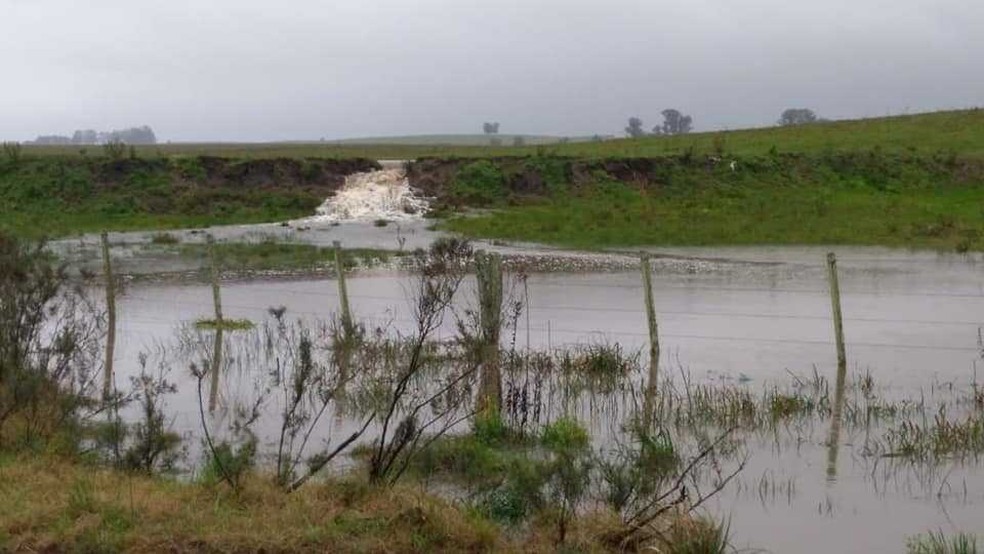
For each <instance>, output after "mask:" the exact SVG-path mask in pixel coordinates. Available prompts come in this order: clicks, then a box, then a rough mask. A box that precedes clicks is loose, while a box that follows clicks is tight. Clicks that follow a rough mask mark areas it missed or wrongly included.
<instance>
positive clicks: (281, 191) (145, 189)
mask: <svg viewBox="0 0 984 554" xmlns="http://www.w3.org/2000/svg"><path fill="white" fill-rule="evenodd" d="M377 167H378V165H377V163H376V162H374V161H372V160H367V159H358V158H356V159H347V160H306V159H285V158H280V159H263V160H244V159H233V158H213V157H160V158H140V157H134V158H112V157H108V156H91V157H57V156H54V157H36V156H31V155H24V154H21V155H20V156H19V157H16V158H14V157H11V156H5V157H3V158H2V159H0V227H3V228H6V229H7V230H9V231H13V232H15V233H17V234H19V235H22V236H38V235H42V234H46V235H65V234H70V233H78V232H87V231H97V230H100V229H110V230H128V229H165V228H177V227H197V226H203V225H216V224H224V223H254V222H265V221H277V220H280V219H286V218H293V217H301V216H306V215H310V214H311V213H312V212H313V211H314V209H315V208H316V207H317V206H318V205H319V204H321V202H323V201H324V199H325V198H326V197H327V196H329V195H330V194H331V193H333V192H334V191H335V190H337V189H338V188H339V187H341V186H342V184H343V183H344V181H345V176H346V175H349V174H351V173H355V172H359V171H369V170H371V169H374V168H377Z"/></svg>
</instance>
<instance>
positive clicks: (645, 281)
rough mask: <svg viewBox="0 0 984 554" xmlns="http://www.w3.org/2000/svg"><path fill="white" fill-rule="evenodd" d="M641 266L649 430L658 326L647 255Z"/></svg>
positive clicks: (653, 403) (653, 405)
mask: <svg viewBox="0 0 984 554" xmlns="http://www.w3.org/2000/svg"><path fill="white" fill-rule="evenodd" d="M639 262H640V264H641V266H642V287H643V292H644V293H645V302H646V320H647V321H648V323H649V382H648V383H647V385H646V391H645V402H644V403H643V410H644V412H645V413H644V414H643V424H644V425H645V426H646V429H649V428H650V427H651V426H652V423H653V415H654V412H655V410H656V389H657V387H658V385H659V326H658V324H657V321H656V306H655V303H654V301H653V268H652V264H651V263H650V260H649V254H646V253H643V254H641V255H640V257H639Z"/></svg>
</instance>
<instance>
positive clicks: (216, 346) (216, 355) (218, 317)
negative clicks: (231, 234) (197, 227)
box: [206, 235, 225, 413]
mask: <svg viewBox="0 0 984 554" xmlns="http://www.w3.org/2000/svg"><path fill="white" fill-rule="evenodd" d="M206 241H207V242H208V258H209V263H210V265H211V266H212V303H213V304H214V305H215V339H214V342H213V343H212V368H211V371H212V383H211V388H210V390H209V394H208V411H209V413H212V412H214V411H215V407H216V404H218V398H219V373H220V372H221V371H222V335H223V331H224V329H225V321H224V319H223V317H222V292H221V288H220V284H219V264H218V261H217V260H216V256H215V238H214V237H213V236H212V235H208V237H207V238H206Z"/></svg>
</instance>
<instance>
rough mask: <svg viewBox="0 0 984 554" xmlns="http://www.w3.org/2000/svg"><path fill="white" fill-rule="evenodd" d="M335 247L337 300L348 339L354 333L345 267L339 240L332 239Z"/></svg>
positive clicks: (346, 338) (343, 328)
mask: <svg viewBox="0 0 984 554" xmlns="http://www.w3.org/2000/svg"><path fill="white" fill-rule="evenodd" d="M332 246H334V247H335V273H337V274H338V302H339V304H340V305H341V308H342V330H343V331H345V340H346V341H347V340H350V339H351V338H352V337H353V336H354V334H355V328H354V326H353V325H352V312H351V310H350V309H349V298H348V287H347V286H346V285H345V267H344V265H345V264H344V263H342V262H343V260H342V243H341V241H337V240H336V241H332Z"/></svg>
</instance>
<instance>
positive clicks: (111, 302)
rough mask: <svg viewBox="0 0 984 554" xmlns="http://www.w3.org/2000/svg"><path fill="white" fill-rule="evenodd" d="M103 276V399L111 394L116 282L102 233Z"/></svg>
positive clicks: (105, 237) (106, 236)
mask: <svg viewBox="0 0 984 554" xmlns="http://www.w3.org/2000/svg"><path fill="white" fill-rule="evenodd" d="M101 238H102V255H103V274H104V275H105V278H106V325H107V329H106V361H105V363H104V365H103V399H104V400H107V399H109V397H110V395H112V393H113V378H114V375H113V358H114V356H115V355H116V281H115V279H114V278H113V265H112V262H111V261H110V258H109V234H108V233H107V232H106V231H103V232H102V236H101Z"/></svg>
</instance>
